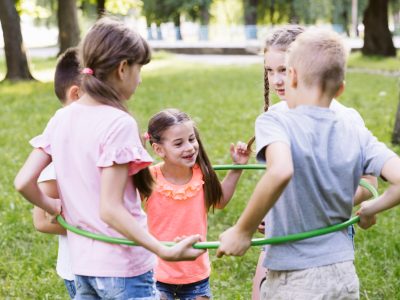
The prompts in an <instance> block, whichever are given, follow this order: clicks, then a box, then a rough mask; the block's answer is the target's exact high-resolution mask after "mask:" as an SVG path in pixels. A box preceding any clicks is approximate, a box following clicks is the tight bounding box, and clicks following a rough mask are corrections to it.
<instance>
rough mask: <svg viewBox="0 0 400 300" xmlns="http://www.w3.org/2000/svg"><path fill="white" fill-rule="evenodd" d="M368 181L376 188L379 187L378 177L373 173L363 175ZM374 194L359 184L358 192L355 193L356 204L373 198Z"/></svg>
mask: <svg viewBox="0 0 400 300" xmlns="http://www.w3.org/2000/svg"><path fill="white" fill-rule="evenodd" d="M362 179H364V180H365V181H366V182H368V183H369V184H370V185H372V186H373V187H374V188H378V179H377V178H376V177H375V176H371V175H364V176H363V177H362ZM372 196H373V195H372V194H371V192H370V191H369V190H367V189H366V188H365V187H362V186H360V185H359V186H358V187H357V190H356V194H355V195H354V199H353V200H354V206H356V205H359V204H360V203H361V202H363V201H365V200H368V199H371V198H372Z"/></svg>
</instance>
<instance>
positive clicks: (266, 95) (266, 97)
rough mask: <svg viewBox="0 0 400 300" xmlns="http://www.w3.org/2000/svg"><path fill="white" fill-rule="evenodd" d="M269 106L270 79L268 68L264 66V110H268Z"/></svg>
mask: <svg viewBox="0 0 400 300" xmlns="http://www.w3.org/2000/svg"><path fill="white" fill-rule="evenodd" d="M264 65H265V64H264ZM268 108H269V81H268V73H267V69H266V68H265V67H264V112H265V111H267V110H268Z"/></svg>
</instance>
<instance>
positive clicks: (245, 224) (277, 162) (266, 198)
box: [217, 142, 293, 257]
mask: <svg viewBox="0 0 400 300" xmlns="http://www.w3.org/2000/svg"><path fill="white" fill-rule="evenodd" d="M266 158H267V162H268V168H267V171H266V172H265V173H264V175H263V177H262V178H261V179H260V181H259V182H258V184H257V186H256V187H255V190H254V192H253V194H252V195H251V198H250V201H249V203H248V204H247V206H246V208H245V210H244V212H243V213H242V215H241V216H240V218H239V220H238V221H237V223H236V225H234V226H233V227H231V228H229V229H228V230H226V231H225V232H224V233H222V234H221V235H220V241H221V245H220V247H219V248H218V250H217V257H222V256H223V255H239V256H240V255H243V254H244V253H245V252H246V251H247V249H248V248H249V247H250V242H251V237H252V236H253V233H254V232H255V231H256V229H257V227H258V225H259V224H260V222H261V220H262V219H263V218H264V217H265V215H266V214H267V212H268V211H269V210H270V209H271V207H272V206H273V205H274V204H275V202H276V201H277V200H278V198H279V196H280V195H281V193H282V192H283V190H284V188H285V187H286V185H287V184H288V183H289V181H290V179H291V178H292V175H293V163H292V156H291V152H290V147H289V146H288V145H287V144H285V143H281V142H277V143H273V144H271V145H269V146H268V147H267V148H266Z"/></svg>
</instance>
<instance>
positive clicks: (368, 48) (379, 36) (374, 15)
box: [361, 0, 396, 56]
mask: <svg viewBox="0 0 400 300" xmlns="http://www.w3.org/2000/svg"><path fill="white" fill-rule="evenodd" d="M388 4H389V0H379V1H378V0H369V3H368V6H367V8H366V9H365V11H364V19H363V23H364V30H365V32H364V46H363V48H362V50H361V51H362V54H364V55H380V56H396V48H395V47H394V44H393V40H392V34H391V32H390V30H389V26H388V8H389V7H388Z"/></svg>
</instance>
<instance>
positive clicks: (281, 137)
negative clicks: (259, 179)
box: [255, 111, 290, 163]
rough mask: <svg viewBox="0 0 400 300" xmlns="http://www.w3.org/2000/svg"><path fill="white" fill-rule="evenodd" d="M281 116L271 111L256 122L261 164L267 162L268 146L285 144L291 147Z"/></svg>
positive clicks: (257, 155) (258, 155)
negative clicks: (266, 149)
mask: <svg viewBox="0 0 400 300" xmlns="http://www.w3.org/2000/svg"><path fill="white" fill-rule="evenodd" d="M281 114H282V113H278V112H273V111H270V112H266V113H263V114H262V115H260V116H259V117H258V118H257V120H256V125H255V137H256V157H257V160H258V161H259V162H262V163H264V162H265V160H266V158H265V148H266V147H267V146H268V145H270V144H272V143H275V142H284V143H286V144H288V145H289V146H290V140H289V137H288V134H287V132H286V130H285V128H284V126H283V124H282V122H281V121H280V117H281Z"/></svg>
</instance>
